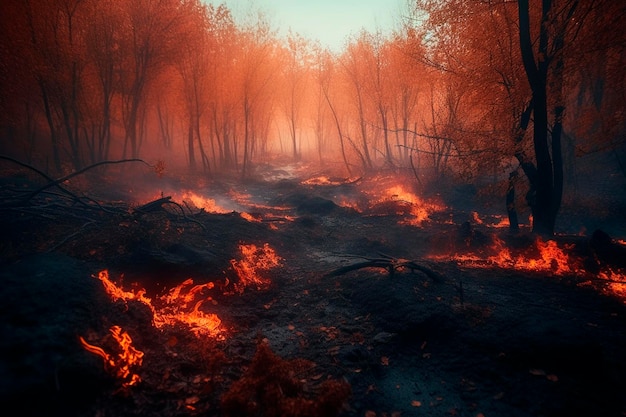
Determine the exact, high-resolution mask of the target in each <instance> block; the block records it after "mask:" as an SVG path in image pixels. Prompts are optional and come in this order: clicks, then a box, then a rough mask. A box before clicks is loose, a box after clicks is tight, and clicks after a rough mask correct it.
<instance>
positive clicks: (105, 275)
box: [98, 269, 151, 305]
mask: <svg viewBox="0 0 626 417" xmlns="http://www.w3.org/2000/svg"><path fill="white" fill-rule="evenodd" d="M98 279H99V280H100V282H102V285H103V286H104V290H105V291H106V293H107V294H108V295H109V297H111V300H113V301H117V300H124V301H130V300H137V301H141V302H142V303H144V304H147V305H151V302H150V299H149V298H148V297H146V296H145V294H146V290H144V289H141V290H139V291H137V292H132V291H124V290H123V289H122V288H120V287H118V286H117V285H115V284H114V283H113V281H111V280H110V279H109V271H108V270H106V269H105V270H103V271H100V272H99V273H98Z"/></svg>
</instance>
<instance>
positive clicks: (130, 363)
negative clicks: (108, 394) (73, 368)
mask: <svg viewBox="0 0 626 417" xmlns="http://www.w3.org/2000/svg"><path fill="white" fill-rule="evenodd" d="M109 331H110V332H111V335H112V336H113V338H114V339H115V341H117V343H118V344H119V347H120V350H121V352H120V353H118V354H117V355H111V354H109V353H107V352H106V351H105V350H104V349H102V348H101V347H98V346H94V345H91V344H89V343H87V342H86V341H85V339H84V338H83V337H79V340H80V343H81V344H82V345H83V347H84V348H85V350H87V351H89V352H91V353H93V354H95V355H98V356H100V357H101V358H102V359H103V360H104V369H105V370H106V371H107V372H110V373H111V374H113V375H115V376H116V377H117V378H119V379H121V380H123V381H124V383H123V386H131V385H135V384H137V383H139V382H141V378H140V377H139V375H137V374H136V373H134V372H133V371H132V369H133V368H138V367H140V366H141V365H142V363H143V352H142V351H140V350H137V349H135V348H134V347H133V345H132V343H133V340H132V339H131V337H130V336H129V335H128V333H126V332H122V328H121V327H120V326H113V327H111V328H110V329H109Z"/></svg>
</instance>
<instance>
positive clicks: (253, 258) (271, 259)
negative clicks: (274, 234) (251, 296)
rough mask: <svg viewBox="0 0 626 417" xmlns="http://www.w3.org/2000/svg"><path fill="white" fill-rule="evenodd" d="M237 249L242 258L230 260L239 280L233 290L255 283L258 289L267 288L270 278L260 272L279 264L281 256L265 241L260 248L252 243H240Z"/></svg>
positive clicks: (241, 289) (242, 288) (239, 289)
mask: <svg viewBox="0 0 626 417" xmlns="http://www.w3.org/2000/svg"><path fill="white" fill-rule="evenodd" d="M239 251H240V252H241V255H242V257H243V259H241V260H238V261H237V260H235V259H232V260H231V261H230V264H231V265H232V267H233V269H234V270H235V272H236V273H237V276H238V277H239V282H238V283H236V284H235V291H237V292H243V290H244V288H245V287H247V286H249V285H255V286H256V287H257V288H258V289H261V288H267V286H268V285H269V284H270V280H269V279H268V278H265V277H263V276H262V275H261V273H263V272H266V271H269V270H270V269H272V268H275V267H277V266H280V264H281V263H282V258H281V257H280V256H278V255H277V254H276V252H274V249H272V248H271V247H270V245H269V244H267V243H266V244H264V245H263V246H262V247H260V248H259V247H257V246H256V245H254V244H250V245H244V244H241V245H239Z"/></svg>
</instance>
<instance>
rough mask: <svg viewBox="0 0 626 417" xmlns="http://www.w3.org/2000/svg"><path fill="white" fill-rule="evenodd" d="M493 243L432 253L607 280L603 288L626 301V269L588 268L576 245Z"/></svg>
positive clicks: (475, 263)
mask: <svg viewBox="0 0 626 417" xmlns="http://www.w3.org/2000/svg"><path fill="white" fill-rule="evenodd" d="M491 239H492V243H491V244H490V245H488V246H485V247H481V248H480V249H479V250H471V249H470V248H468V249H467V250H466V251H463V250H462V249H461V250H459V251H457V252H456V253H454V254H452V255H429V258H430V259H434V260H444V259H445V260H453V261H455V262H457V263H459V264H460V265H463V266H471V267H475V268H493V267H497V268H503V269H511V270H517V271H528V272H541V273H547V274H549V275H551V276H561V277H563V276H578V277H580V278H581V281H580V285H586V284H587V283H588V279H591V278H594V279H599V280H602V281H605V284H606V285H605V286H604V291H605V292H606V293H607V294H612V295H615V296H618V297H619V298H621V299H623V300H624V301H625V302H626V272H625V271H615V270H613V269H611V268H610V267H604V268H602V269H601V270H599V271H597V272H589V271H587V270H586V269H585V260H584V259H583V258H582V257H580V256H577V255H576V254H574V252H575V247H574V245H573V244H567V243H565V244H562V245H559V244H558V243H557V241H556V240H553V239H548V240H544V239H542V238H541V237H536V238H535V239H534V240H533V242H532V244H531V245H522V246H519V245H518V246H514V247H512V246H511V245H510V244H507V243H506V242H505V241H504V240H503V239H501V238H499V237H498V236H496V235H493V236H492V237H491Z"/></svg>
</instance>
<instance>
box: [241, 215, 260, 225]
mask: <svg viewBox="0 0 626 417" xmlns="http://www.w3.org/2000/svg"><path fill="white" fill-rule="evenodd" d="M239 215H240V216H241V218H242V219H244V220H247V221H249V222H251V223H261V219H260V218H258V217H254V216H253V215H252V214H250V213H246V212H242V213H239Z"/></svg>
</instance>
